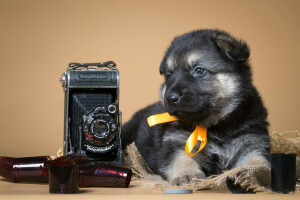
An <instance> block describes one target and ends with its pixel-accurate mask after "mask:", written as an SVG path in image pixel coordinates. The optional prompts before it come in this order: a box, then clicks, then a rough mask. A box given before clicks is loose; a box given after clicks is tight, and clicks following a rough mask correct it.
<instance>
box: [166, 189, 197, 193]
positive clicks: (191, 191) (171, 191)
mask: <svg viewBox="0 0 300 200" xmlns="http://www.w3.org/2000/svg"><path fill="white" fill-rule="evenodd" d="M192 193H193V190H188V189H166V190H164V194H192Z"/></svg>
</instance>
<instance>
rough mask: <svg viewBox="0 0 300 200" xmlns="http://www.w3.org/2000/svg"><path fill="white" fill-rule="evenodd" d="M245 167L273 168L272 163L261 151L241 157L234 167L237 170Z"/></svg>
mask: <svg viewBox="0 0 300 200" xmlns="http://www.w3.org/2000/svg"><path fill="white" fill-rule="evenodd" d="M244 166H265V167H268V168H270V167H271V166H270V162H269V161H268V160H267V159H266V158H265V157H264V156H263V155H262V153H261V152H259V151H252V152H249V153H248V154H246V156H243V157H240V159H239V160H238V161H237V162H236V164H235V166H234V167H235V168H236V167H244Z"/></svg>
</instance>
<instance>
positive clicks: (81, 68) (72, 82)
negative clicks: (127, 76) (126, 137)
mask: <svg viewBox="0 0 300 200" xmlns="http://www.w3.org/2000/svg"><path fill="white" fill-rule="evenodd" d="M60 81H61V82H62V86H63V89H64V92H65V114H64V116H65V117H64V155H68V154H73V153H78V154H84V155H86V156H87V157H88V159H89V161H90V162H95V163H96V162H110V163H117V164H123V152H122V145H121V139H120V132H121V112H120V110H119V71H118V69H117V68H116V64H115V63H114V62H112V61H108V62H104V63H70V64H69V68H68V69H67V70H66V72H64V73H63V74H62V77H61V78H60Z"/></svg>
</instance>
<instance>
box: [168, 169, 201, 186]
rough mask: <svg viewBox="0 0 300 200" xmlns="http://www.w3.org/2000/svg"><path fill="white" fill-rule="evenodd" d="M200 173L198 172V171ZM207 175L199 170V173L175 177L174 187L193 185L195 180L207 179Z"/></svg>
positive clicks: (172, 181)
mask: <svg viewBox="0 0 300 200" xmlns="http://www.w3.org/2000/svg"><path fill="white" fill-rule="evenodd" d="M197 171H198V170H197ZM205 178H206V176H205V174H204V173H203V172H202V171H201V170H199V171H198V172H197V173H190V174H184V175H180V174H179V176H174V178H173V180H171V183H172V185H182V184H189V183H192V181H193V179H205Z"/></svg>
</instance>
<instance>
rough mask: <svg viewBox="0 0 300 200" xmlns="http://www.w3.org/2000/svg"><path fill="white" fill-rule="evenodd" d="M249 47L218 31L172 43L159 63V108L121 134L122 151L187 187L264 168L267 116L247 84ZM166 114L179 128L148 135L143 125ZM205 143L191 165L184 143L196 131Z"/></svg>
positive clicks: (149, 130)
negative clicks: (226, 173) (204, 133)
mask: <svg viewBox="0 0 300 200" xmlns="http://www.w3.org/2000/svg"><path fill="white" fill-rule="evenodd" d="M249 55H250V50H249V48H248V46H247V44H246V43H245V42H243V41H241V40H237V39H236V38H234V37H232V36H231V35H229V34H228V33H226V32H224V31H219V30H198V31H193V32H190V33H187V34H184V35H182V36H178V37H176V38H175V39H174V40H173V42H172V43H171V45H170V47H169V48H168V49H167V51H166V54H165V56H164V58H163V60H162V62H161V66H160V73H161V74H162V75H164V76H165V82H164V83H163V84H162V87H161V101H160V102H157V103H155V104H153V105H150V106H148V107H146V108H144V109H142V110H140V111H138V112H137V113H136V114H135V115H134V116H133V117H132V119H131V120H130V121H129V122H128V123H126V124H125V125H124V126H123V129H122V140H123V143H124V144H125V145H128V144H129V143H131V142H135V143H136V146H137V148H138V150H139V151H140V153H141V155H142V156H143V158H144V160H145V162H146V163H147V165H148V166H149V167H150V168H151V169H152V170H153V171H154V173H156V174H159V175H161V176H162V177H164V178H165V179H167V180H169V181H170V182H172V183H173V184H182V183H188V182H190V181H191V179H192V178H205V177H207V176H209V175H212V174H218V173H221V172H222V171H223V170H226V169H232V168H235V167H240V166H245V165H269V136H268V131H267V127H268V122H267V121H266V118H267V111H266V108H265V107H264V105H263V102H262V100H261V98H260V96H259V94H258V92H257V90H256V88H255V87H254V86H253V84H252V78H251V69H250V64H249V61H248V58H249ZM163 112H169V113H170V114H171V115H174V116H176V117H177V118H179V119H180V121H175V122H170V123H165V124H160V125H155V126H154V127H152V128H150V127H149V126H148V124H147V117H149V116H151V115H154V114H158V113H163ZM196 124H198V125H201V126H204V127H207V129H208V143H207V145H206V146H205V148H204V149H203V150H202V151H201V152H199V153H198V154H197V155H196V156H194V157H189V156H188V155H187V154H186V153H185V151H184V147H185V143H186V140H187V138H188V137H189V135H190V134H191V133H192V131H193V129H194V128H195V125H196Z"/></svg>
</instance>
